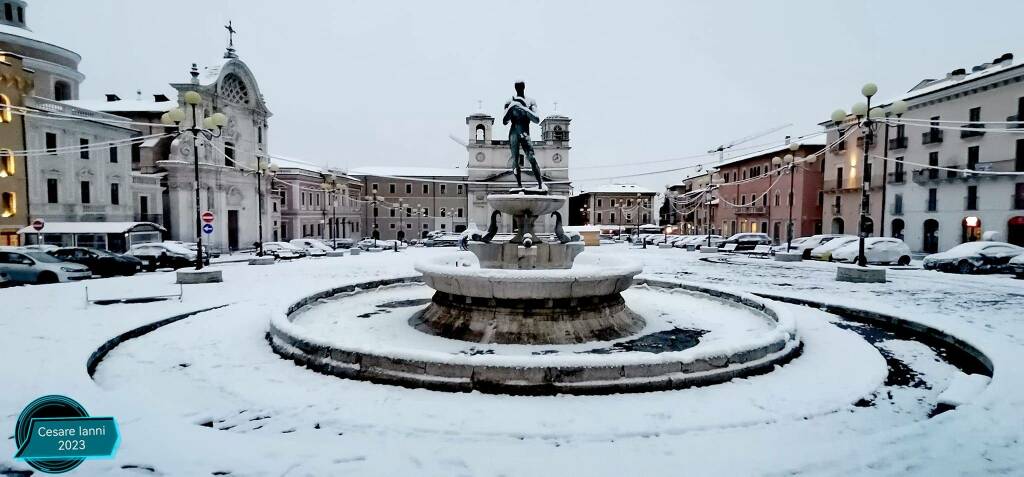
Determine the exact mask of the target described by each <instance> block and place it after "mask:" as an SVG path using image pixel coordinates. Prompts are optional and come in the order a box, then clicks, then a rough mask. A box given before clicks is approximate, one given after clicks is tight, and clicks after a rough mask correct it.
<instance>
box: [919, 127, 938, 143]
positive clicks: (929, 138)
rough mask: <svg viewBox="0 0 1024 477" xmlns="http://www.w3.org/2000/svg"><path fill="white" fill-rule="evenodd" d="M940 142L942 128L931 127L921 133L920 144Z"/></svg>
mask: <svg viewBox="0 0 1024 477" xmlns="http://www.w3.org/2000/svg"><path fill="white" fill-rule="evenodd" d="M941 142H942V130H941V129H932V130H930V131H925V132H923V133H921V144H939V143H941Z"/></svg>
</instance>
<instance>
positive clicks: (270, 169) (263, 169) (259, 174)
mask: <svg viewBox="0 0 1024 477" xmlns="http://www.w3.org/2000/svg"><path fill="white" fill-rule="evenodd" d="M255 174H256V200H257V207H256V208H257V214H259V219H258V220H257V224H258V225H257V227H258V228H257V236H258V237H259V238H258V241H257V242H256V243H257V247H256V256H257V257H262V256H263V176H264V175H265V174H270V176H271V177H273V176H274V175H277V164H271V163H270V159H269V158H266V157H260V158H258V159H256V172H255Z"/></svg>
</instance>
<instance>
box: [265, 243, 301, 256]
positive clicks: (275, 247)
mask: <svg viewBox="0 0 1024 477" xmlns="http://www.w3.org/2000/svg"><path fill="white" fill-rule="evenodd" d="M263 252H264V253H268V254H270V255H273V256H274V258H277V259H279V260H294V259H296V258H302V257H305V256H306V250H305V249H301V248H299V247H296V246H294V245H292V244H291V243H289V242H263Z"/></svg>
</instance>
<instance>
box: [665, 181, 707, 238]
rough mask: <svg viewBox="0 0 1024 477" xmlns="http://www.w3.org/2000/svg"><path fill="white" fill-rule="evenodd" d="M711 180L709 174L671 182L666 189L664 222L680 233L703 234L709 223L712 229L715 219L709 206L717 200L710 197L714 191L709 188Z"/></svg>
mask: <svg viewBox="0 0 1024 477" xmlns="http://www.w3.org/2000/svg"><path fill="white" fill-rule="evenodd" d="M710 183H711V176H710V175H708V174H697V175H692V176H689V177H685V178H683V179H682V180H681V181H680V182H679V183H678V184H673V185H670V186H669V187H668V188H667V189H666V190H665V204H666V206H665V209H666V210H665V212H666V214H665V215H666V219H665V221H666V224H665V225H666V226H670V227H672V228H673V229H674V230H676V231H678V233H680V234H683V235H696V234H702V233H706V232H708V225H709V222H710V225H711V227H712V228H713V227H714V224H715V221H714V215H713V214H714V207H712V206H713V205H717V202H715V201H714V198H713V197H714V194H715V192H716V191H714V190H708V184H710ZM709 216H710V217H709ZM709 219H710V220H709ZM712 232H714V231H712Z"/></svg>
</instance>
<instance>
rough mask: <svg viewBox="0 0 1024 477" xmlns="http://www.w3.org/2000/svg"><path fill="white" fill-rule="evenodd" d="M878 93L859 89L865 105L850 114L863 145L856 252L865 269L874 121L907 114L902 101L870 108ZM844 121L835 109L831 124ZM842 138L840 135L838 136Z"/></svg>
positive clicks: (868, 87)
mask: <svg viewBox="0 0 1024 477" xmlns="http://www.w3.org/2000/svg"><path fill="white" fill-rule="evenodd" d="M877 92H878V86H876V85H875V84H874V83H868V84H865V85H864V86H863V87H862V88H861V89H860V93H861V94H862V95H864V98H865V99H866V102H865V103H861V102H858V103H856V104H854V105H853V107H852V108H851V111H850V112H851V113H853V115H854V116H856V117H857V122H858V125H859V126H860V127H861V129H862V130H863V135H864V136H863V137H864V145H863V156H862V159H861V184H860V188H861V195H860V220H859V221H858V228H859V229H860V230H859V233H858V234H857V235H858V237H859V241H858V250H857V265H859V266H861V267H866V266H867V265H868V260H867V255H865V254H864V241H865V238H866V237H867V220H868V219H869V214H870V213H871V211H870V210H869V209H868V205H869V200H870V197H871V196H870V191H869V190H868V189H869V187H870V186H871V178H870V177H868V174H867V167H868V158H869V155H870V153H869V152H868V150H869V149H871V141H872V137H873V136H874V133H875V130H876V129H877V128H878V124H877V122H876V120H879V119H883V118H884V117H885V116H886V114H887V113H889V114H895V115H897V116H901V115H903V113H905V112H907V103H905V102H903V101H895V102H893V103H892V104H891V105H890V106H889V108H888V109H884V108H882V107H880V106H876V107H871V98H872V97H873V96H874V95H875V93H877ZM845 120H846V111H843V110H842V109H837V110H835V111H833V112H832V122H833V123H835V125H836V126H837V127H838V126H839V125H841V124H842V123H843V122H844V121H845ZM886 127H888V125H886ZM839 136H840V137H842V133H840V135H839Z"/></svg>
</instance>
